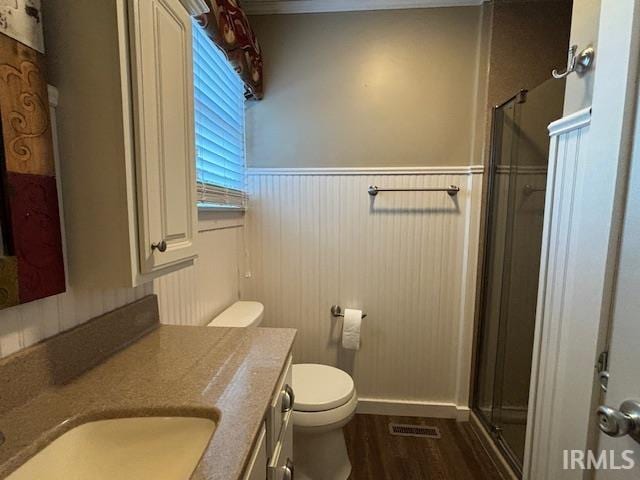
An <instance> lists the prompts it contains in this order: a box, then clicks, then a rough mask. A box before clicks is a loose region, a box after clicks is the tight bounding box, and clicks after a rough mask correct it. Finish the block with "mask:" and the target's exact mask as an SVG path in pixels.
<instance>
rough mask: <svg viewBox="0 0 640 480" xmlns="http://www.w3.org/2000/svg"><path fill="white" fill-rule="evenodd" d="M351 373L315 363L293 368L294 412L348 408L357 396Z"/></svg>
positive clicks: (298, 365) (297, 365)
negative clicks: (347, 404) (354, 395)
mask: <svg viewBox="0 0 640 480" xmlns="http://www.w3.org/2000/svg"><path fill="white" fill-rule="evenodd" d="M354 390H355V388H354V385H353V379H352V378H351V377H350V376H349V374H348V373H346V372H343V371H342V370H340V369H338V368H335V367H330V366H329V365H319V364H316V363H300V364H295V365H293V391H294V392H295V393H296V397H295V402H294V405H293V409H294V410H296V411H299V412H324V411H326V410H332V409H335V408H338V407H340V406H342V405H344V404H346V403H347V402H348V401H349V400H350V399H351V397H353V393H354Z"/></svg>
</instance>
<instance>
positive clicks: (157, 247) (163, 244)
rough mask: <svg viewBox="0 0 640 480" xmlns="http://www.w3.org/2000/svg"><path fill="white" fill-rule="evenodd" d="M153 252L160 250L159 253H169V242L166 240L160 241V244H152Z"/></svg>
mask: <svg viewBox="0 0 640 480" xmlns="http://www.w3.org/2000/svg"><path fill="white" fill-rule="evenodd" d="M151 250H158V251H159V252H166V251H167V242H165V241H164V240H161V241H159V242H158V243H152V244H151Z"/></svg>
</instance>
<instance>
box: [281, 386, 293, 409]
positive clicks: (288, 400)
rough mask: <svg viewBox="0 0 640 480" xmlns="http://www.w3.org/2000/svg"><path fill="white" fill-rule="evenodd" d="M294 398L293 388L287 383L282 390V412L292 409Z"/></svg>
mask: <svg viewBox="0 0 640 480" xmlns="http://www.w3.org/2000/svg"><path fill="white" fill-rule="evenodd" d="M295 400H296V396H295V394H294V393H293V388H291V385H289V384H287V385H285V386H284V390H283V391H282V413H287V412H290V411H291V410H293V402H295Z"/></svg>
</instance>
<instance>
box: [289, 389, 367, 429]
mask: <svg viewBox="0 0 640 480" xmlns="http://www.w3.org/2000/svg"><path fill="white" fill-rule="evenodd" d="M357 406H358V396H357V395H356V392H355V390H354V392H353V395H352V396H351V398H350V399H349V400H348V401H347V403H345V404H344V405H341V406H339V407H337V408H332V409H331V410H324V411H322V412H301V411H299V410H295V409H294V410H293V425H294V428H296V429H318V428H321V427H325V428H326V429H334V428H340V427H342V426H344V425H346V424H347V422H348V421H349V420H351V418H352V417H353V415H354V414H355V412H356V407H357Z"/></svg>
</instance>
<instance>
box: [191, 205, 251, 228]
mask: <svg viewBox="0 0 640 480" xmlns="http://www.w3.org/2000/svg"><path fill="white" fill-rule="evenodd" d="M244 214H245V209H244V208H228V207H227V208H225V207H198V232H208V231H210V230H220V229H222V228H238V227H244Z"/></svg>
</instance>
